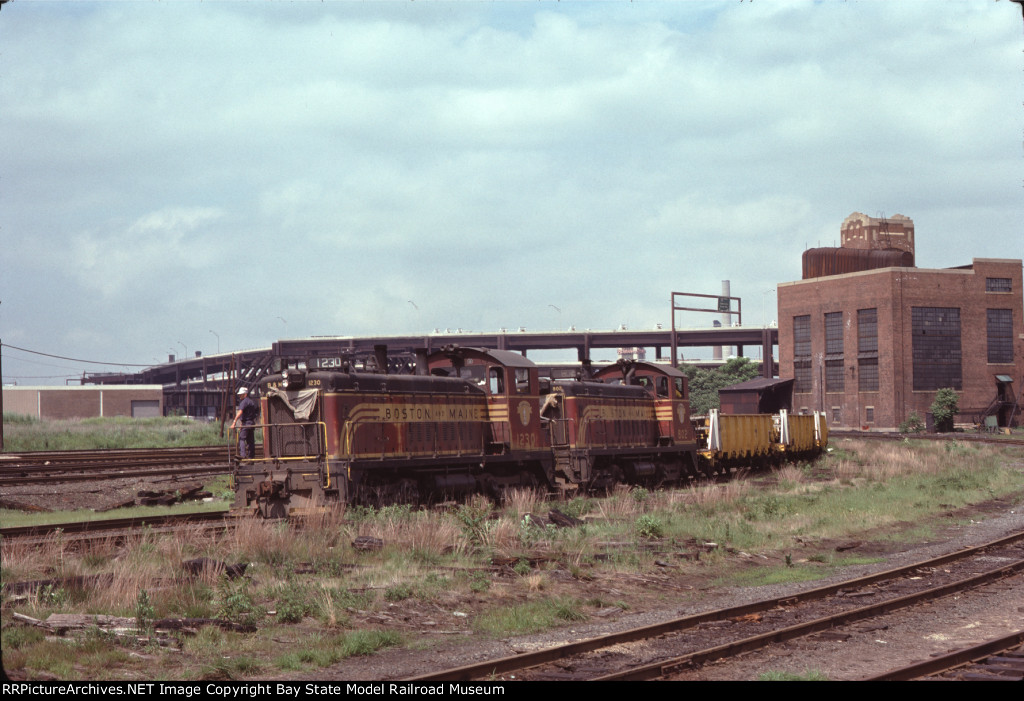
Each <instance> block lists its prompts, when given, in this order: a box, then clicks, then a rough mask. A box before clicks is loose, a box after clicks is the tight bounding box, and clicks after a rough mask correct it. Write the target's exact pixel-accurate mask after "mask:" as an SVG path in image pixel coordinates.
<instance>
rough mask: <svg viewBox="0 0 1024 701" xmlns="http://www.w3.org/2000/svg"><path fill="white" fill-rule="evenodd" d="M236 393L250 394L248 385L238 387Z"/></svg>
mask: <svg viewBox="0 0 1024 701" xmlns="http://www.w3.org/2000/svg"><path fill="white" fill-rule="evenodd" d="M236 394H249V388H248V387H239V388H238V392H236Z"/></svg>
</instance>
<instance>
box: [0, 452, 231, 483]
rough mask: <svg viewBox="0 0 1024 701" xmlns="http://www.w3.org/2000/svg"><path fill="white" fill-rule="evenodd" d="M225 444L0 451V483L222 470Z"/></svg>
mask: <svg viewBox="0 0 1024 701" xmlns="http://www.w3.org/2000/svg"><path fill="white" fill-rule="evenodd" d="M229 460H230V453H229V448H228V447H227V446H213V447H210V446H200V447H194V448H160V449H140V450H69V451H56V452H26V453H19V454H3V455H0V487H2V486H14V485H19V484H39V483H53V482H75V481H89V480H103V479H120V478H125V477H151V476H158V475H169V474H182V473H184V474H221V473H225V472H227V471H228V470H229Z"/></svg>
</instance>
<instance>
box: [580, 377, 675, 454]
mask: <svg viewBox="0 0 1024 701" xmlns="http://www.w3.org/2000/svg"><path fill="white" fill-rule="evenodd" d="M594 377H595V379H598V380H601V381H602V382H609V383H612V384H624V385H639V386H640V387H643V388H644V389H646V390H647V393H648V394H649V395H650V396H651V397H652V398H653V399H654V407H655V413H656V415H657V418H658V431H659V437H658V442H659V444H660V445H681V444H687V443H692V442H693V441H694V429H693V424H692V422H691V421H690V392H689V386H688V385H687V382H686V375H684V374H683V373H682V372H681V371H679V370H678V369H676V368H674V367H672V366H670V365H659V364H656V363H648V362H643V361H632V360H620V361H619V362H618V363H616V364H615V365H609V366H608V367H605V368H602V369H601V370H599V371H597V373H596V374H595V376H594Z"/></svg>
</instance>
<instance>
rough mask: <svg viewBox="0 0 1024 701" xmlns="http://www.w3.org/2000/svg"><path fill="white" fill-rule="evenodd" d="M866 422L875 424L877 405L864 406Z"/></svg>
mask: <svg viewBox="0 0 1024 701" xmlns="http://www.w3.org/2000/svg"><path fill="white" fill-rule="evenodd" d="M864 423H866V424H873V423H875V407H873V406H866V407H864Z"/></svg>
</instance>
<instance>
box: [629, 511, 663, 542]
mask: <svg viewBox="0 0 1024 701" xmlns="http://www.w3.org/2000/svg"><path fill="white" fill-rule="evenodd" d="M636 532H637V535H639V536H640V537H641V538H661V537H662V536H663V535H665V526H664V525H662V523H661V519H659V518H658V517H657V516H651V515H650V514H644V515H643V516H641V517H640V518H638V519H637V520H636Z"/></svg>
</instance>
